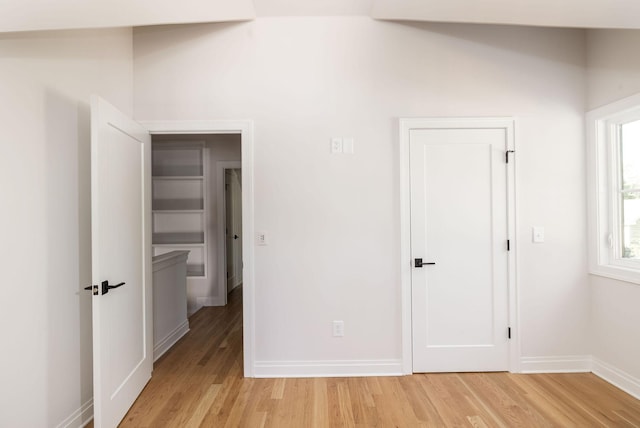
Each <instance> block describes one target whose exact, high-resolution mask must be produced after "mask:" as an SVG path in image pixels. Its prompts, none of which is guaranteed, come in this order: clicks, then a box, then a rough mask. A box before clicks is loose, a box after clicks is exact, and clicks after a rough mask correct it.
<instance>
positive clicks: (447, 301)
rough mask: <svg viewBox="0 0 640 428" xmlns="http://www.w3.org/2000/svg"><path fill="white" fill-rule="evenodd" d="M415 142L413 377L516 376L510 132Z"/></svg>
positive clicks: (453, 132)
mask: <svg viewBox="0 0 640 428" xmlns="http://www.w3.org/2000/svg"><path fill="white" fill-rule="evenodd" d="M409 140H410V142H409V152H410V161H409V162H410V177H411V178H410V180H411V253H412V257H413V267H412V276H411V287H412V298H411V300H412V331H413V338H412V339H413V371H414V372H460V371H502V370H508V368H509V349H508V336H507V331H508V330H507V329H508V307H509V306H508V303H509V302H508V253H507V238H508V236H507V234H508V225H507V219H508V217H507V214H508V211H507V208H508V206H507V168H506V163H505V151H506V150H507V131H506V130H505V129H491V128H489V129H412V130H411V131H410V136H409ZM417 259H422V261H423V262H424V263H425V265H423V266H422V267H416V260H417ZM427 263H429V264H427ZM430 263H433V264H430ZM417 264H418V265H419V264H420V263H417Z"/></svg>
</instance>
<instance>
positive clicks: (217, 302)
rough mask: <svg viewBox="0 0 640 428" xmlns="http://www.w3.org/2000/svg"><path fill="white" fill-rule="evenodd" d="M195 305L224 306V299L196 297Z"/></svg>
mask: <svg viewBox="0 0 640 428" xmlns="http://www.w3.org/2000/svg"><path fill="white" fill-rule="evenodd" d="M196 303H197V304H198V306H199V307H202V306H224V297H198V298H196Z"/></svg>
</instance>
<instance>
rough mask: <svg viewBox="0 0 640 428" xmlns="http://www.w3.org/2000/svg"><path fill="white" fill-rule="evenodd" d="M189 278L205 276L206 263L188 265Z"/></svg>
mask: <svg viewBox="0 0 640 428" xmlns="http://www.w3.org/2000/svg"><path fill="white" fill-rule="evenodd" d="M187 276H204V263H200V264H189V263H187Z"/></svg>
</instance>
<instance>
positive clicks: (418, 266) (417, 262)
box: [414, 259, 435, 268]
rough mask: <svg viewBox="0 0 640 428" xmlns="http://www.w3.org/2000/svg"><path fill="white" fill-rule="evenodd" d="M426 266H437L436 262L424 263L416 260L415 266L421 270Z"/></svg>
mask: <svg viewBox="0 0 640 428" xmlns="http://www.w3.org/2000/svg"><path fill="white" fill-rule="evenodd" d="M424 265H435V262H427V263H424V262H423V261H422V259H415V264H414V266H415V267H417V268H420V267H422V266H424Z"/></svg>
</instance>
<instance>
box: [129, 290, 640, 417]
mask: <svg viewBox="0 0 640 428" xmlns="http://www.w3.org/2000/svg"><path fill="white" fill-rule="evenodd" d="M190 323H191V331H190V332H189V333H188V335H186V336H185V337H184V338H183V339H182V340H181V341H180V342H179V343H178V344H177V345H176V346H175V347H174V348H173V349H171V350H170V351H169V352H168V353H167V354H166V355H165V356H163V357H162V358H161V359H160V360H159V361H158V362H157V363H156V366H155V369H154V372H153V377H152V379H151V381H150V382H149V384H148V385H147V387H146V388H145V390H144V391H143V392H142V395H141V396H140V397H139V398H138V400H137V401H136V402H135V404H134V405H133V407H132V408H131V410H130V411H129V413H128V414H127V415H126V416H125V418H124V420H123V422H122V424H121V425H120V426H121V427H154V428H156V427H263V426H265V427H279V428H280V427H295V428H303V427H342V426H345V427H552V426H554V427H640V401H638V400H636V399H634V398H633V397H631V396H629V395H627V394H625V393H624V392H622V391H620V390H618V389H616V388H615V387H613V386H611V385H610V384H608V383H606V382H604V381H603V380H601V379H600V378H598V377H596V376H595V375H593V374H589V373H583V374H582V373H581V374H540V375H515V374H509V373H464V374H418V375H413V376H404V377H376V378H319V379H244V378H243V377H242V349H241V346H242V345H241V334H242V328H241V327H242V318H241V291H240V290H238V291H234V292H233V293H232V295H231V299H230V304H229V305H228V306H227V307H224V308H203V309H201V310H200V311H198V312H197V313H196V314H194V315H193V316H192V317H191V319H190Z"/></svg>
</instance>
